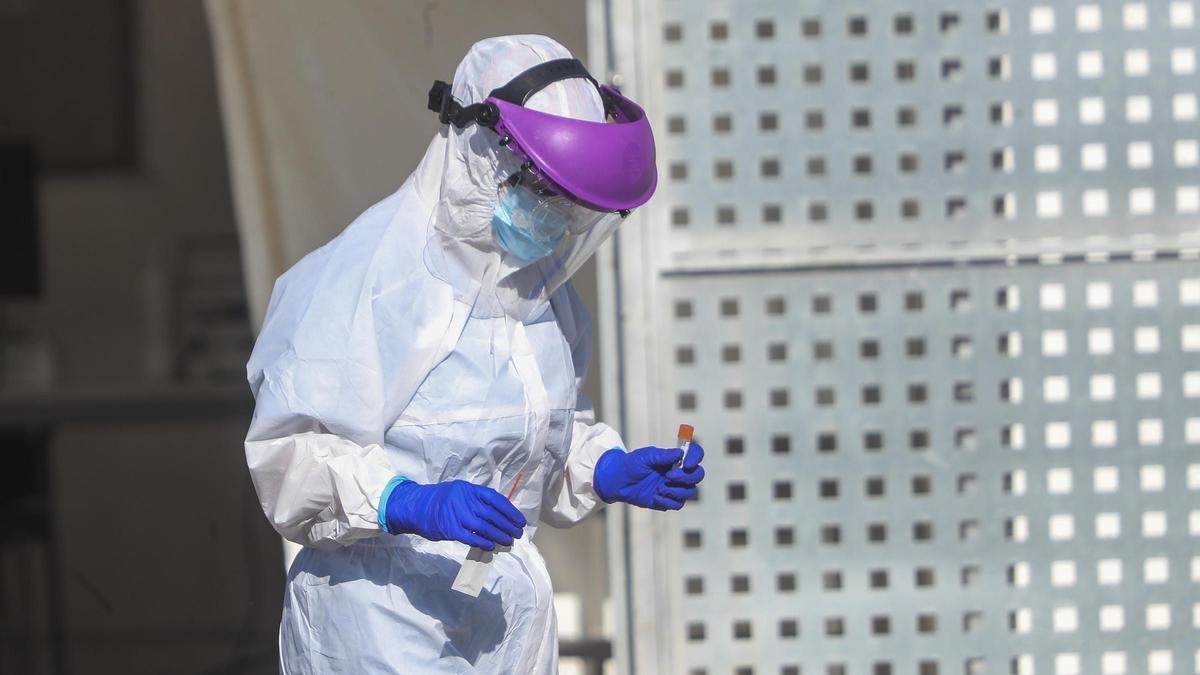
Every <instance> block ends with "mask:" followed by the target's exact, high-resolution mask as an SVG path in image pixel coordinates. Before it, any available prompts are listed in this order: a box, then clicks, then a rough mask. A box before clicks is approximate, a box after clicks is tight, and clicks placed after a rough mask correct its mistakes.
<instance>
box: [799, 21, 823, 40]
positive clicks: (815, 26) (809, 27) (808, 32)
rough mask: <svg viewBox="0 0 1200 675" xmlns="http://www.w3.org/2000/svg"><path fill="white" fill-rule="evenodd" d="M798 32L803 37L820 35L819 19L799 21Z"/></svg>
mask: <svg viewBox="0 0 1200 675" xmlns="http://www.w3.org/2000/svg"><path fill="white" fill-rule="evenodd" d="M800 34H801V35H803V36H804V37H819V36H820V35H821V20H820V19H816V18H812V19H804V20H803V21H801V22H800Z"/></svg>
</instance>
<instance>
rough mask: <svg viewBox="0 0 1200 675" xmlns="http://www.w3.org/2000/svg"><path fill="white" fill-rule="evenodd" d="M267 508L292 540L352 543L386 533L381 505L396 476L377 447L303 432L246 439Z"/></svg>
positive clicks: (249, 461) (257, 485) (317, 543)
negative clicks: (382, 523) (383, 531)
mask: <svg viewBox="0 0 1200 675" xmlns="http://www.w3.org/2000/svg"><path fill="white" fill-rule="evenodd" d="M246 461H247V464H248V465H249V467H250V474H251V475H252V476H253V477H254V487H255V489H257V491H258V497H259V501H260V502H261V504H262V507H263V512H264V513H265V514H266V515H267V518H268V519H269V520H270V521H271V525H273V526H274V527H275V530H276V531H277V532H279V534H280V535H282V536H283V537H284V538H285V539H287V540H288V541H293V542H296V543H297V544H303V545H307V546H318V547H321V546H327V545H330V544H335V543H336V544H343V545H346V544H350V543H352V542H354V541H357V540H359V539H364V538H366V537H373V536H376V535H378V534H380V533H381V532H382V530H381V529H380V526H379V520H378V518H379V513H378V508H379V507H378V505H379V499H380V497H381V496H382V494H383V490H384V487H386V486H387V484H388V481H389V480H391V478H392V476H393V474H392V471H391V470H390V469H389V468H388V464H387V460H386V458H385V457H384V455H383V448H382V447H380V446H378V445H369V446H367V447H362V446H360V445H357V444H355V443H351V442H350V441H348V440H346V439H344V438H342V437H340V436H336V435H333V434H321V433H315V432H305V433H300V434H292V435H290V436H282V437H280V438H269V439H264V440H259V441H252V440H247V441H246Z"/></svg>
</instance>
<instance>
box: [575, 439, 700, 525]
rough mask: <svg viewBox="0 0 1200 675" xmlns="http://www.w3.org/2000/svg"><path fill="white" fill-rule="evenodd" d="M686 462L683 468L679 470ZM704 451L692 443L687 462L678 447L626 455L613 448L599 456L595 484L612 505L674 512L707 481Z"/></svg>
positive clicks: (645, 449) (634, 451)
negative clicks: (698, 486) (701, 482)
mask: <svg viewBox="0 0 1200 675" xmlns="http://www.w3.org/2000/svg"><path fill="white" fill-rule="evenodd" d="M681 459H683V460H684V461H683V466H679V467H677V466H676V464H678V463H679V460H681ZM702 459H704V448H702V447H700V444H699V443H696V442H694V441H693V442H692V444H691V446H690V447H689V448H688V451H687V458H686V459H684V456H683V450H680V449H679V448H655V447H648V448H638V449H637V450H633V451H632V452H625V451H624V450H621V449H620V448H613V449H612V450H609V451H608V452H606V453H604V454H603V455H601V456H600V461H598V462H596V471H595V473H594V476H593V478H592V484H593V485H594V486H595V487H596V494H598V495H600V499H603V500H604V501H605V502H608V503H609V504H611V503H613V502H626V503H628V504H633V505H635V506H641V507H642V508H647V509H656V510H658V511H675V510H678V509H681V508H683V503H684V502H685V501H686V500H688V499H693V498H695V496H696V485H697V484H699V483H700V481H702V480H704V467H702V466H700V460H702Z"/></svg>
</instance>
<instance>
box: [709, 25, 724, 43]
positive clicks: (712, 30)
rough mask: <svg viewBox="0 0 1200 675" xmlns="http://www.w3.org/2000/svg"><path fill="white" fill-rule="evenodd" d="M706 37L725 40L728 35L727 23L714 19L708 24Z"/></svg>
mask: <svg viewBox="0 0 1200 675" xmlns="http://www.w3.org/2000/svg"><path fill="white" fill-rule="evenodd" d="M708 37H710V38H712V39H713V40H716V41H718V42H719V41H721V40H725V39H726V38H728V37H729V24H727V23H725V22H724V21H714V22H712V23H711V24H709V25H708Z"/></svg>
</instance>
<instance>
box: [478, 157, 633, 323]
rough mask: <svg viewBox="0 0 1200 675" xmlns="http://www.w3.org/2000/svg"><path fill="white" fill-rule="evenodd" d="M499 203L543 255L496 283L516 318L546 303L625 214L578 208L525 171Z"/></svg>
mask: <svg viewBox="0 0 1200 675" xmlns="http://www.w3.org/2000/svg"><path fill="white" fill-rule="evenodd" d="M506 198H507V200H508V201H507V202H506V201H505V200H506ZM500 199H501V204H502V205H504V204H506V203H507V205H508V206H509V207H511V212H510V216H509V217H510V220H511V222H512V224H513V225H514V226H516V227H518V228H520V229H521V230H522V231H523V233H528V236H529V237H531V238H532V239H533V242H536V244H537V245H538V246H541V247H544V250H545V251H547V252H548V253H547V254H546V255H543V256H540V257H538V258H537V259H534V260H529V261H526V262H525V263H524V264H523V265H521V266H520V267H519V269H515V270H514V271H513V272H512V273H510V274H508V275H507V276H506V277H504V278H503V279H501V280H500V281H499V284H498V286H499V289H498V290H499V291H500V293H501V297H502V299H503V301H504V304H505V305H506V306H507V307H509V309H510V312H512V313H514V314H515V315H517V316H527V315H528V313H529V311H531V310H533V309H535V308H537V307H539V306H540V305H542V304H544V303H545V302H547V301H548V300H549V298H550V295H552V294H553V293H554V292H555V291H556V290H558V288H559V287H560V286H562V284H563V283H565V282H566V281H567V280H568V279H569V278H570V277H571V275H573V274H574V273H575V272H576V271H577V270H578V269H579V267H580V266H582V265H583V263H585V262H587V260H588V258H590V257H592V255H593V254H595V252H596V249H598V248H599V247H600V245H601V244H603V243H604V241H605V240H607V239H608V237H609V235H611V234H612V233H613V231H614V230H616V228H617V226H618V225H620V223H621V221H622V220H624V218H625V216H627V215H629V212H627V211H626V212H613V211H597V210H595V209H593V208H590V207H587V206H583V205H582V204H579V203H578V202H575V201H573V200H571V199H570V198H569V197H566V196H564V195H562V194H560V193H558V192H557V191H556V190H554V189H553V188H552V187H551V186H549V185H548V184H547V183H545V182H544V181H541V180H539V179H538V178H537V177H536V176H535V175H533V174H532V173H531V172H529V171H525V170H523V171H521V172H519V173H517V174H514V176H513V177H512V178H510V179H509V180H507V181H505V182H504V183H503V184H502V185H501V186H500Z"/></svg>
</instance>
